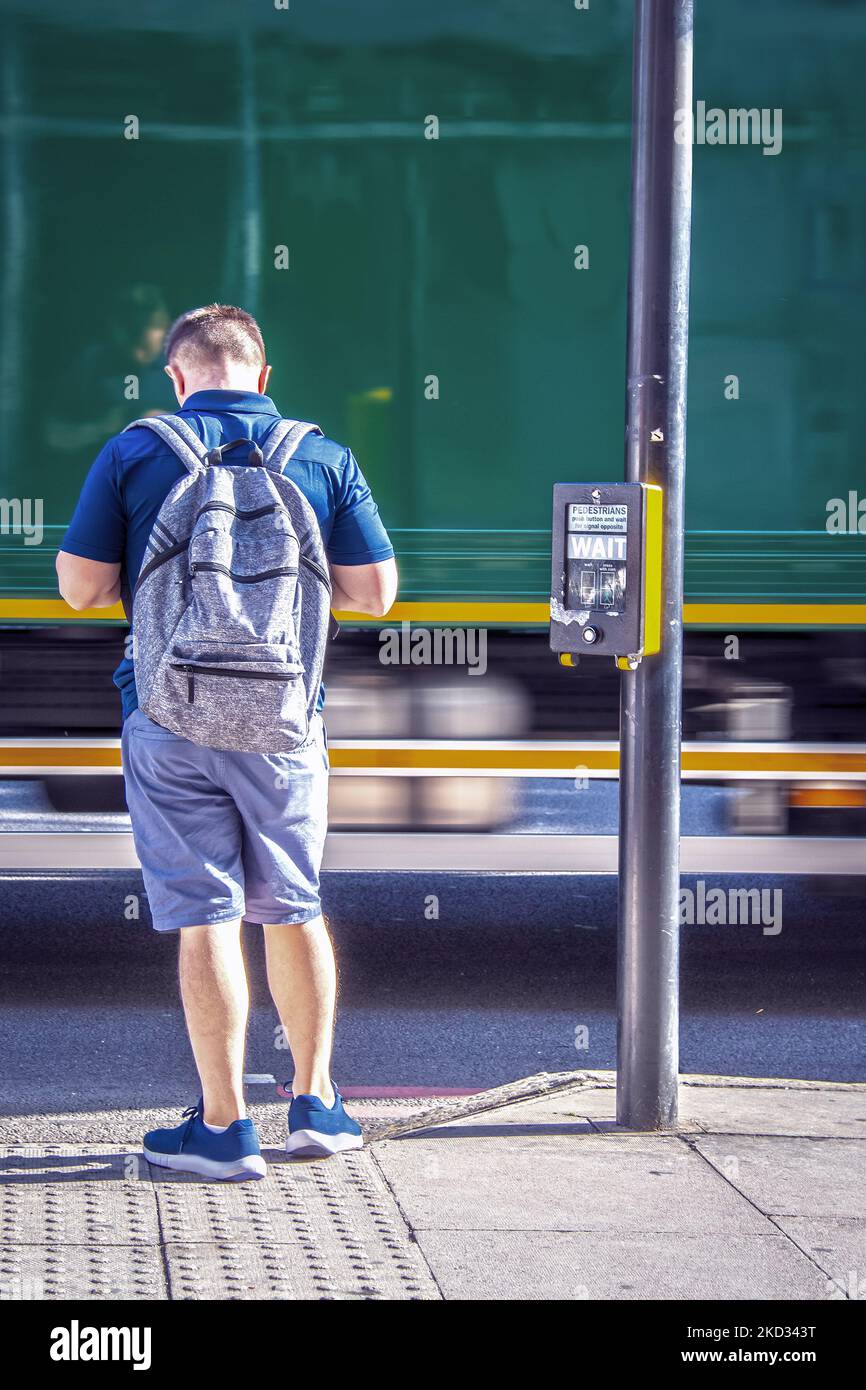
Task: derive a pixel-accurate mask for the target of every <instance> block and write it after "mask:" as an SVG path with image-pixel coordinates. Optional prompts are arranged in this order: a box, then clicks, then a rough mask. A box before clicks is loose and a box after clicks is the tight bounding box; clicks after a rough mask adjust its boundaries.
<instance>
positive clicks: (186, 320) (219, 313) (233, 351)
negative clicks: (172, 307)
mask: <svg viewBox="0 0 866 1390" xmlns="http://www.w3.org/2000/svg"><path fill="white" fill-rule="evenodd" d="M180 357H183V358H185V359H186V360H187V361H189V360H192V361H193V362H195V363H196V365H202V366H204V365H209V364H211V363H219V362H243V363H244V364H245V365H247V366H250V367H259V368H260V367H264V366H266V365H267V360H268V359H267V355H266V353H265V343H264V339H263V338H262V331H261V329H260V328H259V325H258V324H257V323H256V321H255V319H254V318H253V316H252V314H248V313H247V311H246V309H238V308H237V307H236V306H235V305H234V304H205V305H204V306H203V307H202V308H201V309H188V310H187V311H186V313H185V314H181V316H180V318H179V319H175V321H174V323H173V324H172V326H171V328H170V329H169V331H168V335H167V337H166V340H165V360H166V362H174V361H176V360H177V359H178V358H180Z"/></svg>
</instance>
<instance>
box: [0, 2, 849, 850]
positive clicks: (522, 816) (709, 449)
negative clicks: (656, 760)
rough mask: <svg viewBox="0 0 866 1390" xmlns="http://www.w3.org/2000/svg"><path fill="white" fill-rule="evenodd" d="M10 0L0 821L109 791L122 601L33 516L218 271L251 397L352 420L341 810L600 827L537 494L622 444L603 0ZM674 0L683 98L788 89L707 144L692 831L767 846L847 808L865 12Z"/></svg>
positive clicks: (91, 801) (607, 457)
mask: <svg viewBox="0 0 866 1390" xmlns="http://www.w3.org/2000/svg"><path fill="white" fill-rule="evenodd" d="M0 10H2V14H3V25H4V36H5V41H6V49H7V63H6V66H5V68H4V77H3V89H2V101H3V114H4V130H5V141H6V159H5V163H4V165H3V170H2V175H0V177H2V180H3V190H2V209H0V217H2V220H3V223H4V242H5V246H6V253H5V256H6V259H5V266H4V273H3V282H2V301H0V334H2V353H0V371H2V382H0V430H2V449H0V467H2V488H0V490H2V496H3V499H4V500H3V516H2V522H3V525H2V531H3V534H2V537H0V542H2V544H0V623H2V629H0V677H2V680H0V735H2V741H0V763H2V774H3V777H4V779H5V781H4V783H3V787H2V797H3V805H4V807H5V811H4V819H5V822H6V828H7V830H9V829H14V830H18V831H21V832H22V833H24V832H25V831H27V830H28V828H33V827H36V828H41V830H43V831H44V830H45V829H46V827H48V828H53V829H55V830H56V829H57V828H58V827H59V828H60V829H61V830H62V828H63V827H64V826H67V827H70V828H74V829H75V830H76V832H80V831H81V830H82V827H86V826H88V825H89V826H91V827H92V826H94V825H96V824H98V823H101V822H98V821H97V820H93V819H92V818H93V817H97V818H98V817H100V816H102V817H105V816H109V817H110V816H111V815H113V814H115V813H117V812H119V811H121V810H122V784H121V779H120V777H119V752H118V746H117V740H118V723H119V701H118V698H117V696H116V693H115V691H114V689H113V687H112V685H111V680H110V675H111V671H112V670H113V668H114V666H115V665H116V664H117V661H118V660H119V657H120V654H121V650H122V646H123V642H124V639H125V636H126V632H127V629H126V625H125V621H124V618H123V614H122V613H121V612H119V611H117V612H115V611H95V612H92V613H87V614H84V615H82V614H78V613H72V612H71V611H70V610H68V609H67V608H66V607H65V605H64V604H63V603H62V601H61V600H60V599H59V597H58V596H57V592H56V586H55V580H54V568H53V566H54V556H55V553H56V550H57V547H58V545H59V543H60V540H61V538H62V535H63V532H64V529H65V525H66V523H67V521H68V519H69V517H70V515H71V510H72V507H73V505H74V503H75V500H76V498H77V495H78V491H79V488H80V485H81V482H82V480H83V478H84V475H85V473H86V470H87V468H88V466H89V464H90V462H91V460H92V457H93V455H94V453H95V445H94V440H93V438H92V434H93V431H92V429H90V428H88V427H87V424H88V417H87V412H88V409H92V415H93V419H92V420H91V421H90V424H93V423H94V422H97V423H99V421H100V420H101V419H102V415H104V413H105V399H106V389H107V385H108V387H110V386H111V383H112V381H113V383H114V387H115V388H116V398H117V406H118V411H120V412H122V411H126V412H127V413H126V415H125V416H124V419H126V418H130V419H131V418H134V416H135V415H136V414H137V413H143V412H144V410H145V409H170V408H171V401H170V400H169V398H168V396H166V399H165V402H164V404H163V403H162V402H161V401H158V400H156V399H155V394H154V393H155V391H156V389H157V388H156V386H155V384H154V381H153V377H152V373H151V366H152V359H148V360H144V359H145V358H147V354H148V352H149V351H150V348H151V347H152V346H153V337H154V334H155V333H157V332H158V330H159V325H160V323H163V322H164V321H167V319H166V318H165V311H166V309H167V310H168V312H169V314H170V315H174V314H175V313H178V312H180V311H181V310H183V309H185V308H187V307H189V306H190V305H192V304H196V303H201V302H206V301H208V300H211V299H220V300H223V301H227V302H237V303H240V304H243V305H244V306H245V307H247V308H248V309H249V310H251V311H252V312H253V313H255V314H256V315H258V316H259V317H260V319H261V321H262V324H263V328H264V332H265V336H266V341H267V343H268V347H269V352H270V356H271V360H272V362H273V364H274V374H273V378H272V385H273V394H274V397H275V399H276V401H277V403H278V404H279V405H280V407H281V408H282V409H283V410H284V411H285V412H286V413H287V414H294V415H300V416H302V417H303V418H307V419H311V420H316V421H318V422H319V423H320V424H321V426H322V428H323V429H324V430H325V432H326V433H328V434H330V435H331V436H333V437H334V438H336V439H338V440H341V441H345V442H347V443H349V444H350V445H351V446H352V448H353V450H354V452H355V453H356V455H357V457H358V459H359V461H360V463H361V466H362V468H363V469H364V471H365V472H366V473H367V475H368V477H369V478H370V480H371V483H372V485H373V487H374V490H375V493H376V496H377V498H378V499H379V501H380V505H381V508H382V511H383V515H384V518H385V521H386V524H387V525H388V527H389V530H390V531H391V534H392V536H393V538H394V541H395V545H396V548H397V551H398V558H399V563H400V568H401V574H402V587H401V593H400V598H399V602H398V603H397V605H396V607H395V609H394V610H393V612H392V613H391V614H389V615H388V617H387V618H386V619H384V620H381V621H379V622H372V621H364V620H361V619H359V618H356V617H353V616H352V615H341V622H342V633H341V636H340V637H339V639H338V640H337V642H336V643H335V644H334V645H333V647H332V650H331V653H330V657H329V663H328V670H327V676H326V683H327V690H328V703H327V717H328V724H329V733H330V738H331V747H332V761H333V766H334V770H335V774H336V775H335V777H334V779H333V824H334V825H335V827H336V828H338V829H339V828H341V827H342V828H343V829H345V830H353V831H366V832H374V831H384V830H399V831H402V832H412V833H418V832H423V833H425V834H431V835H432V834H436V835H439V834H441V835H442V837H443V840H445V841H448V840H449V837H450V843H451V844H452V846H453V849H452V850H449V849H448V847H447V844H446V845H445V847H444V848H443V849H442V851H441V863H442V864H443V865H447V864H448V863H449V862H453V863H454V866H455V867H459V866H460V862H461V861H459V854H460V849H459V845H458V840H457V837H456V835H455V832H479V833H487V832H491V831H496V832H503V831H508V830H511V831H517V832H522V833H523V834H524V835H527V834H532V835H533V841H534V842H535V832H538V831H539V830H544V831H547V832H549V831H560V832H561V833H568V832H571V831H574V830H575V829H576V828H580V829H582V830H583V831H586V829H587V827H591V826H592V824H593V819H594V816H593V813H590V812H589V811H588V810H587V807H589V806H591V805H594V804H595V803H594V802H593V801H592V797H594V796H595V795H596V794H597V793H599V788H600V785H601V784H603V783H608V782H610V780H611V779H614V778H615V777H616V775H617V766H618V757H617V750H616V740H617V737H618V728H617V724H618V688H619V676H618V674H617V672H616V671H615V670H614V668H613V663H612V662H611V663H610V664H608V663H604V664H600V663H599V662H598V661H596V662H591V661H584V662H583V663H582V664H581V665H580V666H579V667H578V668H577V669H576V670H574V671H571V670H564V669H562V668H561V667H559V666H558V665H557V663H556V662H555V660H554V659H553V658H552V656H551V654H550V652H549V650H548V646H547V634H546V625H547V618H548V575H549V545H550V498H551V488H552V484H553V483H554V482H555V481H559V480H567V479H569V478H582V479H588V478H592V479H599V480H603V479H610V480H616V479H620V478H621V477H622V473H623V423H624V371H625V367H624V364H625V327H626V278H627V266H628V238H629V225H628V219H629V178H630V80H631V23H632V5H631V4H630V3H629V0H612V2H611V3H609V4H607V5H604V6H591V7H590V8H589V9H587V10H583V11H579V10H577V9H575V8H574V7H570V6H569V5H567V4H563V3H561V0H534V2H533V3H532V4H531V5H529V4H525V3H516V0H440V3H439V4H437V5H435V6H419V5H406V4H405V3H402V0H380V3H378V4H376V5H365V6H358V5H357V4H355V3H353V0H329V3H328V4H327V5H321V6H297V7H295V6H293V7H291V8H290V9H286V10H276V9H274V8H273V7H268V6H257V7H250V8H248V9H246V10H245V11H244V22H243V25H238V23H237V13H236V6H235V5H234V4H231V3H230V0H212V3H210V4H209V5H208V6H207V10H206V14H205V12H204V11H203V10H202V7H201V6H200V5H197V4H193V3H192V2H191V0H173V3H171V4H169V3H168V2H167V0H141V3H140V4H138V5H136V6H133V7H126V8H123V9H121V10H118V11H116V12H112V20H111V27H110V28H106V27H105V25H104V23H103V19H104V7H103V6H102V4H100V3H97V0H79V3H78V4H76V5H75V6H74V7H72V8H70V7H69V6H65V5H61V4H60V3H59V0H47V3H46V4H44V5H42V6H40V7H39V8H38V9H36V10H34V9H33V8H32V6H28V5H26V4H25V3H24V0H2V4H0ZM697 10H698V12H697V15H696V26H697V27H696V34H695V60H696V79H695V95H696V98H700V99H702V100H704V101H705V102H706V103H707V105H708V106H712V107H718V108H721V109H722V110H725V111H727V110H729V109H733V108H736V109H743V110H746V111H748V110H751V109H754V110H756V111H757V112H760V111H763V110H768V111H770V112H776V111H778V112H780V113H781V137H782V138H781V144H780V148H779V149H778V150H777V151H776V152H772V151H770V150H768V149H767V148H765V147H762V145H761V144H759V143H755V144H747V145H744V144H736V145H729V144H718V145H710V144H704V145H702V146H700V147H697V148H696V149H695V200H694V223H693V270H692V299H691V303H692V314H691V360H690V386H689V430H688V465H687V479H688V495H687V528H688V530H687V536H686V604H685V611H684V621H685V633H686V666H685V686H686V689H685V716H684V717H685V725H684V737H685V741H686V745H685V752H684V775H685V776H686V778H687V779H688V780H689V781H690V782H691V783H694V784H695V786H700V787H703V788H704V789H705V790H706V793H707V796H706V798H705V799H704V801H703V802H702V803H701V805H700V807H699V805H698V802H697V801H696V800H694V799H692V800H689V801H688V802H687V805H686V816H687V818H688V816H692V815H694V816H695V817H696V819H695V821H694V823H693V824H692V823H690V822H688V819H687V820H686V821H685V822H684V831H685V832H686V833H687V834H688V833H696V834H697V833H708V834H710V835H713V836H716V837H719V836H728V837H734V838H737V837H741V836H743V835H761V836H764V837H767V838H768V843H769V841H770V840H772V841H773V843H774V844H775V845H777V846H779V850H778V853H779V855H780V856H781V858H783V859H784V860H785V863H786V864H788V863H790V862H791V856H790V846H789V845H788V847H787V848H786V847H785V844H786V842H788V841H790V839H791V838H792V837H801V836H802V837H806V838H808V840H809V844H810V846H813V848H812V849H810V854H815V853H817V851H816V850H815V849H814V846H815V844H816V842H817V840H819V839H822V838H824V839H826V840H827V841H828V843H829V842H830V841H837V840H838V839H839V838H840V837H843V838H851V837H854V838H856V837H860V836H863V835H864V834H866V743H864V735H863V711H864V695H866V547H864V534H866V481H864V473H863V466H862V441H863V438H864V437H866V419H864V413H866V400H864V394H863V392H862V389H861V384H860V381H861V375H862V363H863V360H864V349H866V342H864V335H866V269H864V258H863V245H864V241H866V193H864V189H866V179H864V173H866V155H864V149H866V88H864V84H863V81H862V73H863V70H864V66H866V11H864V9H863V7H861V6H856V5H851V4H843V3H836V2H831V0H800V2H799V3H798V4H796V5H794V6H792V5H791V4H790V3H788V0H764V2H763V3H762V4H761V5H758V6H756V5H754V4H751V3H748V0H731V2H730V3H728V4H725V5H702V6H698V7H697ZM807 51H808V52H810V53H811V55H812V61H811V62H809V63H806V62H804V59H803V54H804V52H807ZM831 57H832V62H831V61H830V58H831ZM825 60H826V61H825ZM846 71H847V73H848V76H847V79H846V78H845V73H846ZM155 74H158V75H159V80H158V81H155V80H154V75H155ZM136 286H138V287H139V289H138V290H137V291H136V290H135V287H136ZM118 305H122V306H125V308H124V312H125V313H126V314H127V315H128V314H129V312H130V309H131V308H132V309H134V310H135V311H136V313H135V315H133V318H134V328H135V333H136V334H138V335H139V336H138V337H137V338H135V334H133V335H132V337H130V333H127V334H126V337H125V338H123V341H122V342H121V341H120V338H119V337H118V333H117V332H116V331H114V332H113V331H112V330H111V327H110V325H111V324H112V322H114V323H115V324H116V322H117V313H118V309H117V306H118ZM125 321H127V320H125ZM130 331H131V330H130ZM122 336H123V335H121V337H122ZM136 342H138V343H139V344H140V345H142V344H147V347H146V348H145V347H143V346H140V347H139V355H140V356H141V353H142V352H143V354H144V357H143V358H142V360H141V369H142V373H143V374H144V375H145V376H146V382H139V381H138V380H137V373H136V370H135V365H134V362H132V361H131V357H130V353H131V352H132V351H134V350H135V343H136ZM112 343H114V344H115V345H116V346H117V349H118V350H117V352H116V354H115V358H112V356H111V351H110V348H111V344H112ZM121 347H122V348H123V350H122V351H121V350H120V349H121ZM96 356H98V359H99V360H98V370H97V367H96V366H94V367H93V376H94V382H93V390H92V394H91V393H90V392H89V390H88V382H87V380H86V379H85V378H86V372H83V371H82V370H81V368H82V364H84V365H86V364H87V363H89V362H91V363H93V362H95V361H96ZM70 380H74V382H75V393H76V394H77V396H78V400H77V407H76V420H77V425H76V430H77V432H76V431H73V430H72V429H71V427H69V426H68V422H69V419H70ZM139 388H140V389H139ZM136 389H138V390H139V394H138V396H136V395H135V391H136ZM130 392H132V395H130ZM64 425H66V428H64ZM118 427H119V426H118ZM35 498H39V499H41V503H42V507H43V520H44V532H43V535H42V538H41V542H35V541H34V537H33V536H32V535H30V536H28V535H26V534H23V533H22V531H21V526H20V520H21V517H22V516H23V515H24V513H23V512H22V510H21V508H22V505H23V503H24V502H25V501H26V500H27V499H31V500H33V499H35ZM16 518H17V519H18V523H19V524H17V525H16ZM404 623H409V624H411V625H412V630H414V629H416V628H418V627H420V628H425V629H430V630H431V631H432V630H434V629H436V630H443V631H446V630H447V631H448V632H449V633H455V632H461V631H463V632H465V631H467V630H471V631H472V632H475V633H483V634H484V639H485V643H486V646H485V651H484V661H485V671H484V673H483V674H482V673H481V671H480V666H478V667H477V669H473V667H472V666H471V665H470V664H468V662H465V661H464V663H463V664H459V662H454V661H452V662H451V663H450V664H448V663H447V662H445V663H440V664H426V663H425V662H424V661H423V660H419V661H418V662H417V663H416V662H414V661H412V660H410V661H408V662H400V663H396V664H395V663H387V664H386V663H385V662H384V661H383V659H382V657H383V649H384V643H383V639H382V629H385V630H387V631H388V632H391V633H393V632H398V633H399V632H401V631H402V630H403V629H402V627H401V625H402V624H404ZM389 640H390V639H389ZM458 647H459V644H457V645H456V646H455V648H454V649H455V650H456V649H457V648H458ZM578 790H583V791H584V792H586V791H589V793H590V799H589V800H587V799H586V798H584V799H583V800H581V799H580V798H578V797H576V796H572V795H571V793H572V792H574V791H578ZM599 804H600V803H599ZM599 814H601V812H599ZM88 817H90V818H91V819H90V820H88ZM64 818H66V819H64ZM106 823H107V822H106ZM112 823H113V822H112ZM515 839H516V836H515ZM376 843H378V841H377V842H376ZM525 843H526V844H528V843H529V842H528V841H525ZM59 844H60V840H59V838H57V837H54V838H52V840H51V846H50V847H49V846H48V842H47V841H44V842H43V850H42V851H41V852H44V853H45V854H48V855H51V854H54V853H55V852H56V849H57V846H58V845H59ZM368 848H369V860H368V861H365V862H369V863H370V867H377V866H378V864H377V861H376V858H375V855H376V851H375V846H374V843H373V841H370V842H369V846H368ZM861 848H862V847H861ZM608 849H609V847H608ZM608 849H606V850H605V854H607V853H608ZM849 851H850V846H849ZM849 851H846V855H845V857H844V863H845V865H846V866H847V868H848V870H850V869H851V866H852V864H853V863H854V861H853V860H852V857H851V854H850V852H849ZM393 854H394V851H393V847H392V848H390V849H389V850H387V851H383V862H384V863H386V864H388V865H393V862H394V861H393ZM449 854H450V855H452V859H450V860H449ZM525 857H526V856H525V855H524V858H525ZM863 858H864V860H866V855H864V856H863ZM513 862H514V863H515V865H517V863H518V862H520V861H519V856H518V858H515V859H514V861H513ZM780 862H781V859H780ZM801 862H802V861H801ZM810 862H811V861H810ZM816 862H817V861H816ZM835 862H836V861H834V860H832V858H831V859H828V860H827V863H835ZM604 863H605V864H607V863H608V859H604ZM602 866H603V865H602V862H601V861H599V867H602ZM837 867H839V865H837ZM864 867H866V863H864ZM857 871H858V872H861V871H862V870H857Z"/></svg>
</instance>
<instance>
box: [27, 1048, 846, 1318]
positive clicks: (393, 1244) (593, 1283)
mask: <svg viewBox="0 0 866 1390" xmlns="http://www.w3.org/2000/svg"><path fill="white" fill-rule="evenodd" d="M353 1109H354V1110H355V1112H356V1113H357V1114H358V1116H359V1118H360V1119H361V1120H362V1123H364V1125H365V1128H366V1130H367V1133H368V1137H369V1140H370V1142H369V1144H368V1147H367V1148H366V1149H365V1150H364V1151H363V1152H361V1153H355V1154H349V1155H345V1156H343V1157H342V1158H338V1159H332V1160H328V1161H325V1162H301V1163H290V1162H288V1161H287V1160H286V1159H285V1157H284V1155H281V1153H280V1152H279V1150H278V1149H277V1148H272V1149H269V1151H268V1152H267V1154H266V1156H267V1158H268V1160H269V1164H270V1167H269V1174H268V1177H267V1178H266V1179H265V1180H264V1181H263V1182H258V1183H242V1184H218V1183H207V1182H204V1181H202V1180H200V1179H197V1178H194V1177H185V1176H184V1175H182V1174H175V1173H169V1172H167V1171H165V1170H161V1169H150V1167H149V1165H148V1164H147V1163H146V1162H145V1161H144V1160H143V1159H142V1158H141V1156H140V1154H139V1153H137V1151H136V1146H137V1142H138V1136H140V1134H141V1132H142V1130H143V1129H144V1128H147V1127H150V1126H151V1125H153V1124H158V1123H166V1122H170V1123H174V1122H175V1120H176V1116H175V1115H174V1114H173V1112H169V1111H147V1112H142V1111H112V1112H107V1113H106V1114H105V1115H90V1114H83V1113H82V1114H75V1113H73V1112H70V1113H68V1114H64V1115H61V1116H57V1115H53V1116H45V1117H43V1120H42V1123H41V1124H39V1123H38V1121H37V1117H18V1118H8V1119H6V1120H2V1121H0V1141H2V1148H0V1230H2V1248H0V1298H6V1299H9V1298H45V1299H63V1298H87V1299H107V1298H126V1299H137V1298H143V1299H202V1298H224V1299H239V1298H240V1299H323V1298H325V1299H399V1300H411V1299H442V1298H444V1299H466V1298H469V1299H547V1298H550V1299H553V1298H561V1299H610V1298H612V1299H634V1298H668V1299H680V1298H699V1299H728V1298H733V1299H743V1298H758V1299H777V1298H778V1299H827V1298H831V1297H836V1298H840V1299H841V1298H854V1299H857V1298H860V1299H866V1085H843V1084H833V1083H829V1082H802V1081H780V1080H766V1081H763V1080H758V1081H756V1080H751V1079H737V1078H726V1077H695V1076H692V1077H685V1078H683V1080H682V1084H681V1093H680V1116H681V1119H680V1124H679V1126H678V1127H677V1129H676V1131H670V1132H666V1133H663V1134H653V1135H647V1134H635V1133H630V1132H628V1131H625V1130H622V1129H620V1128H619V1127H618V1126H617V1125H616V1123H615V1089H614V1076H613V1073H611V1072H576V1073H568V1074H559V1075H542V1076H539V1077H531V1078H528V1079H526V1080H525V1081H522V1082H518V1083H515V1084H514V1085H513V1086H506V1087H500V1088H498V1089H497V1090H495V1091H490V1092H485V1093H484V1094H482V1095H480V1096H474V1097H467V1098H464V1099H459V1100H456V1101H455V1100H443V1101H440V1102H435V1103H432V1104H431V1102H430V1101H417V1102H402V1101H401V1102H355V1104H354V1106H353ZM251 1113H253V1114H254V1116H255V1118H256V1120H257V1122H258V1123H259V1127H260V1131H261V1133H262V1138H263V1141H264V1143H265V1145H274V1146H276V1145H279V1144H280V1143H281V1140H282V1138H283V1134H284V1125H285V1114H286V1107H285V1105H284V1104H281V1103H278V1102H267V1103H264V1104H255V1103H254V1104H253V1106H252V1110H251ZM421 1126H424V1127H423V1128H422V1127H421ZM95 1134H99V1135H100V1136H102V1143H100V1144H94V1143H93V1142H92V1141H93V1137H94V1135H95ZM25 1136H27V1137H29V1139H30V1143H29V1144H24V1143H23V1142H22V1141H23V1139H24V1137H25ZM49 1137H50V1138H51V1139H52V1140H53V1142H47V1141H48V1139H49ZM16 1141H17V1142H16Z"/></svg>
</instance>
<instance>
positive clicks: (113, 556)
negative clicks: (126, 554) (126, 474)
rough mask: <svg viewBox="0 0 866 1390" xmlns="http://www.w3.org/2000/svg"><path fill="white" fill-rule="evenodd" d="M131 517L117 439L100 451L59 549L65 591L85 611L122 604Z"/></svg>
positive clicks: (72, 604) (61, 584)
mask: <svg viewBox="0 0 866 1390" xmlns="http://www.w3.org/2000/svg"><path fill="white" fill-rule="evenodd" d="M125 543H126V518H125V515H124V509H123V504H122V502H121V499H120V495H119V492H118V487H117V465H116V458H115V451H114V441H113V440H111V439H110V440H109V441H108V443H107V444H106V445H105V447H104V448H103V449H102V450H101V451H100V453H99V454H98V455H97V457H96V460H95V461H94V463H93V465H92V467H91V469H90V472H89V473H88V475H87V477H86V479H85V480H84V487H83V488H82V489H81V496H80V497H79V499H78V505H77V506H76V508H75V512H74V514H73V517H72V520H71V522H70V523H69V527H68V529H67V531H66V535H65V536H64V537H63V540H62V542H61V545H60V549H59V550H58V552H57V560H56V566H55V567H56V569H57V581H58V586H59V588H60V592H61V594H62V595H63V597H64V598H65V600H66V602H67V603H68V604H69V606H70V608H75V609H77V610H78V611H79V612H80V611H81V609H82V608H110V607H111V606H112V604H115V603H117V602H118V600H119V598H120V587H121V563H122V556H123V548H124V545H125Z"/></svg>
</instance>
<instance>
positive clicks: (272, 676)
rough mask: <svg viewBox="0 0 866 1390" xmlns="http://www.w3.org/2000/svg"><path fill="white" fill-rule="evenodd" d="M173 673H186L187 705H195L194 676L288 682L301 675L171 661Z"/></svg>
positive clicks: (293, 672)
mask: <svg viewBox="0 0 866 1390" xmlns="http://www.w3.org/2000/svg"><path fill="white" fill-rule="evenodd" d="M169 665H170V666H171V669H172V670H173V671H186V702H187V704H188V705H192V704H194V703H195V677H196V674H199V675H203V676H239V677H240V679H241V680H248V681H290V680H294V679H295V677H296V676H299V675H300V674H301V672H300V671H286V673H285V674H283V672H282V671H244V670H241V669H239V668H238V667H237V666H222V667H218V666H197V665H195V663H194V662H190V661H171V662H169Z"/></svg>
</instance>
